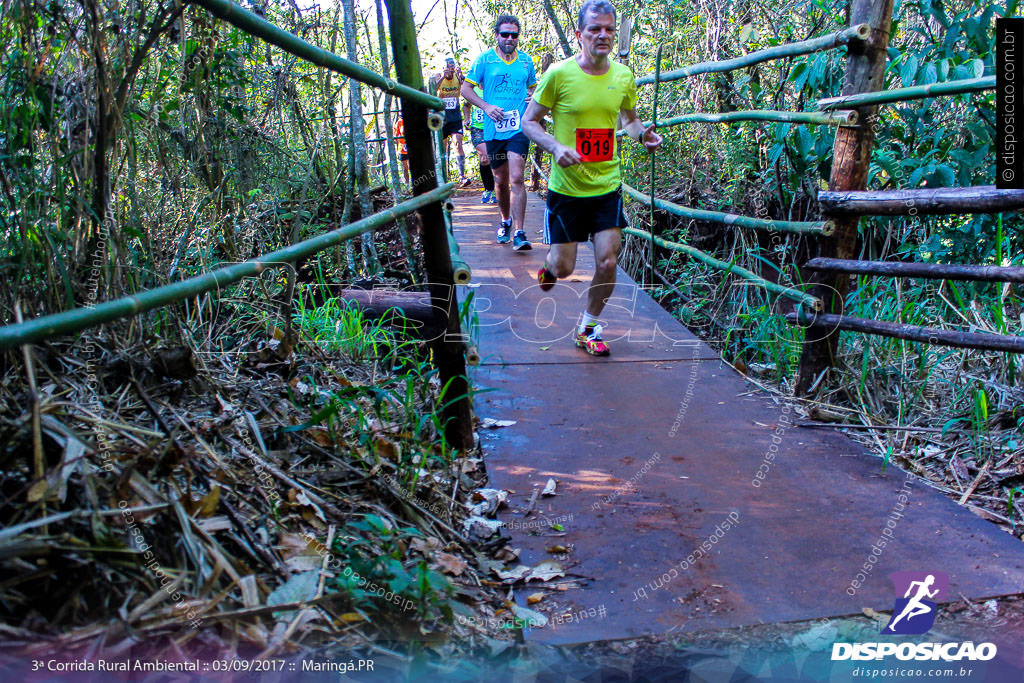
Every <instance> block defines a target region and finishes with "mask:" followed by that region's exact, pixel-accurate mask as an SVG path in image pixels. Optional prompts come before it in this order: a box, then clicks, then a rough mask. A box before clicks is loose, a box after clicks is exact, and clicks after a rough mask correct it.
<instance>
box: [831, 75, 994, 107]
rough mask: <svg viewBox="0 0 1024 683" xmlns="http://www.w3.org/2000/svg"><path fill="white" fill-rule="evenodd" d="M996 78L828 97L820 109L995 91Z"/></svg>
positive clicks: (990, 77) (967, 79)
mask: <svg viewBox="0 0 1024 683" xmlns="http://www.w3.org/2000/svg"><path fill="white" fill-rule="evenodd" d="M995 87H996V77H995V76H988V77H986V78H965V79H962V80H958V81H946V82H945V83H932V84H930V85H915V86H911V87H909V88H895V89H893V90H876V91H874V92H864V93H858V94H856V95H840V96H839V97H826V98H825V99H822V100H818V102H817V105H818V109H836V108H838V107H863V106H864V105H868V104H873V105H874V104H890V103H892V102H907V101H910V100H922V99H924V98H926V97H941V96H948V95H964V94H967V93H972V92H983V91H985V90H994V89H995Z"/></svg>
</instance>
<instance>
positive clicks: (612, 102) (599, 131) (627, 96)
mask: <svg viewBox="0 0 1024 683" xmlns="http://www.w3.org/2000/svg"><path fill="white" fill-rule="evenodd" d="M610 66H611V68H609V69H608V73H606V74H602V75H601V76H592V75H590V74H588V73H585V72H584V71H583V69H581V68H580V65H579V64H577V63H576V58H575V57H570V58H569V59H566V60H563V61H561V62H558V63H557V64H553V65H552V66H551V67H550V68H549V69H548V70H547V71H546V72H545V73H544V76H543V77H541V79H540V84H539V85H538V86H537V90H536V91H535V92H534V93H533V99H534V100H536V101H537V103H538V104H541V105H543V106H545V107H547V108H548V109H550V110H551V118H552V119H553V121H554V129H553V130H552V131H551V134H552V135H553V136H554V138H555V139H556V140H558V142H560V143H562V144H563V145H567V146H569V147H572V148H573V149H575V150H576V151H577V152H579V153H580V155H581V156H582V157H583V158H584V162H583V163H581V164H575V165H574V166H570V167H569V168H562V167H561V166H559V165H558V164H556V163H553V164H552V165H551V182H550V183H549V184H548V187H549V188H550V189H552V190H554V191H555V192H558V193H561V194H565V195H569V196H570V197H595V196H597V195H601V194H607V193H608V192H612V191H614V190H616V189H618V187H619V182H620V180H619V155H618V148H617V146H616V137H615V126H616V124H617V123H618V120H619V111H620V110H622V109H633V108H634V107H636V101H637V94H636V81H635V80H634V78H633V72H631V71H630V70H629V67H627V66H626V65H624V64H619V63H618V62H611V63H610Z"/></svg>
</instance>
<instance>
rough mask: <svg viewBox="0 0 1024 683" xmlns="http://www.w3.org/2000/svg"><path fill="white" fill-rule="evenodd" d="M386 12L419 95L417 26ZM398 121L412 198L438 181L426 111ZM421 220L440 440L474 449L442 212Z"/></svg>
mask: <svg viewBox="0 0 1024 683" xmlns="http://www.w3.org/2000/svg"><path fill="white" fill-rule="evenodd" d="M387 8H388V23H389V26H390V33H391V53H392V57H393V62H394V64H395V74H396V75H397V76H398V80H399V81H401V82H402V83H403V84H405V85H407V86H409V87H410V88H412V89H413V90H420V89H421V88H423V69H422V65H421V64H420V54H419V49H418V47H417V45H416V22H415V20H414V19H413V15H412V7H411V6H410V0H387ZM402 119H403V121H404V122H405V139H406V144H407V145H408V148H409V171H410V174H411V176H412V191H413V194H414V195H420V194H423V193H429V192H431V191H432V189H433V188H434V187H436V185H437V176H436V173H435V170H434V158H433V157H434V154H433V149H432V148H433V145H432V143H431V139H430V130H429V126H428V122H427V110H426V108H425V106H424V105H423V103H422V102H420V101H417V100H412V99H404V100H402ZM445 187H449V185H446V186H445ZM420 217H421V218H422V221H423V240H422V243H423V257H424V263H425V265H426V271H427V273H426V275H427V287H428V289H429V290H430V297H431V302H432V303H433V305H434V306H436V307H437V308H438V310H441V311H445V312H446V313H447V325H448V326H447V329H446V332H445V334H444V335H442V336H441V337H440V338H439V339H437V340H435V341H434V342H432V344H431V351H432V352H433V356H434V359H433V360H434V364H435V366H436V367H437V370H438V375H439V376H440V380H441V387H442V388H443V390H444V392H445V393H444V396H443V403H442V407H441V415H442V418H443V421H444V426H443V429H444V436H445V438H446V439H447V441H448V443H449V444H451V445H452V446H453V447H454V448H457V449H459V450H462V451H468V450H469V449H471V448H472V447H473V441H474V436H475V434H474V433H473V412H472V404H471V402H470V390H469V381H468V379H467V378H466V358H465V355H464V354H465V348H466V347H465V341H466V337H465V335H464V334H463V333H462V330H461V324H460V322H459V304H458V298H457V294H456V291H455V283H454V273H453V269H452V262H451V255H450V254H449V249H448V236H447V235H446V234H445V232H446V230H445V225H444V212H443V210H442V208H441V207H440V206H439V205H437V204H429V205H427V206H426V207H424V209H423V210H422V211H421V212H420Z"/></svg>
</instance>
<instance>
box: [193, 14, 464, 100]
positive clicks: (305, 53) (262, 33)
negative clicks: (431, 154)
mask: <svg viewBox="0 0 1024 683" xmlns="http://www.w3.org/2000/svg"><path fill="white" fill-rule="evenodd" d="M191 1H192V2H194V3H195V4H197V5H200V6H202V7H204V8H206V9H207V10H208V11H209V12H210V13H211V14H213V15H214V16H216V17H218V18H220V19H223V20H224V21H226V22H228V23H229V24H231V25H232V26H235V27H236V28H238V29H240V30H242V31H245V32H246V33H248V34H250V35H253V36H256V37H257V38H260V39H262V40H265V41H266V42H268V43H270V44H271V45H276V46H277V47H279V48H281V49H282V50H284V51H285V52H288V53H290V54H293V55H295V56H296V57H300V58H302V59H305V60H306V61H308V62H312V63H313V64H316V65H317V66H322V67H324V68H327V69H330V70H331V71H335V72H337V73H340V74H344V75H345V76H348V77H349V78H354V79H355V80H357V81H359V82H360V83H366V84H367V85H372V86H373V87H375V88H380V89H381V90H383V91H385V92H389V93H391V94H392V95H397V96H399V97H401V98H403V99H407V100H410V101H412V102H417V103H419V104H422V105H423V106H425V107H430V108H431V109H444V102H442V101H441V98H440V97H433V96H431V95H428V94H426V93H424V92H420V91H419V90H416V89H415V88H410V87H408V86H406V85H402V84H401V83H396V82H395V81H394V80H393V79H391V78H386V77H385V76H381V75H380V74H378V73H377V72H375V71H372V70H371V69H367V68H366V67H364V66H360V65H359V64H354V63H352V62H350V61H349V60H347V59H344V58H342V57H339V56H338V55H336V54H334V53H332V52H328V51H327V50H324V49H323V48H319V47H317V46H315V45H313V44H312V43H308V42H306V41H305V40H303V39H301V38H299V37H298V36H295V35H293V34H291V33H289V32H288V31H285V30H284V29H282V28H280V27H278V26H275V25H274V24H272V23H270V22H269V21H267V20H266V19H264V18H262V17H259V16H256V15H255V14H253V13H252V12H250V11H249V10H247V9H245V8H244V7H241V6H240V5H236V4H235V3H233V2H231V1H230V0H191Z"/></svg>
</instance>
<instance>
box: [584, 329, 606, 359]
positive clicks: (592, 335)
mask: <svg viewBox="0 0 1024 683" xmlns="http://www.w3.org/2000/svg"><path fill="white" fill-rule="evenodd" d="M601 332H602V327H601V326H600V325H588V326H587V327H586V328H585V329H584V330H583V332H580V331H579V329H578V328H577V330H576V346H577V347H578V348H581V349H583V350H584V351H586V352H587V353H589V354H590V355H591V356H607V355H608V354H609V353H611V351H610V349H609V348H608V345H607V344H605V343H604V340H603V339H601Z"/></svg>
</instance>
